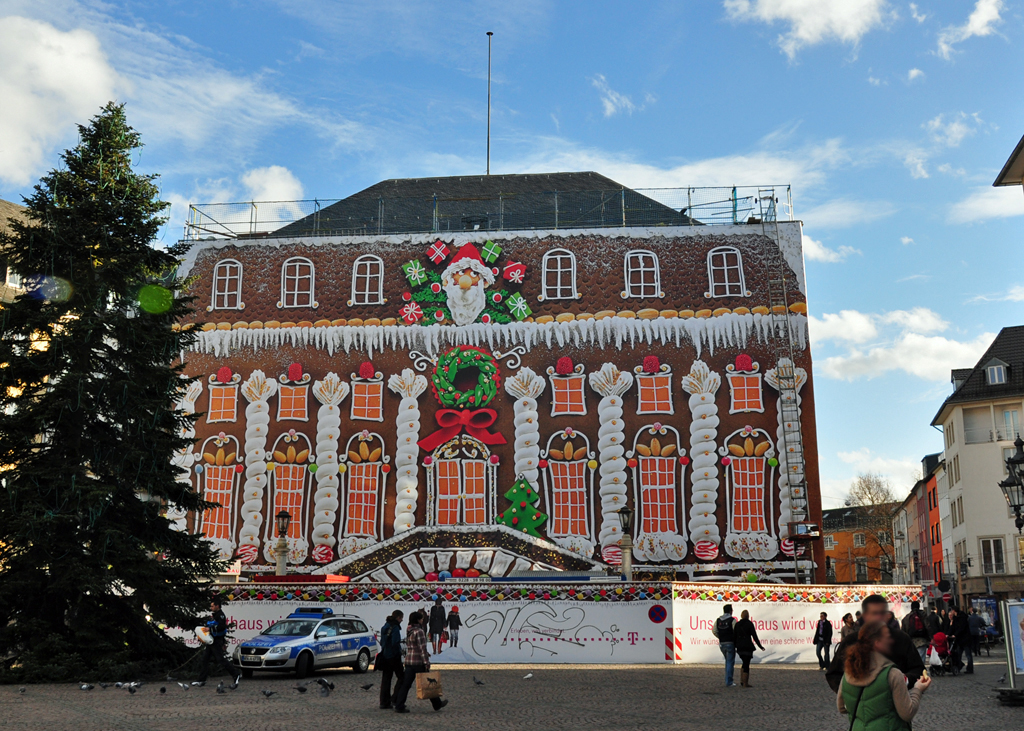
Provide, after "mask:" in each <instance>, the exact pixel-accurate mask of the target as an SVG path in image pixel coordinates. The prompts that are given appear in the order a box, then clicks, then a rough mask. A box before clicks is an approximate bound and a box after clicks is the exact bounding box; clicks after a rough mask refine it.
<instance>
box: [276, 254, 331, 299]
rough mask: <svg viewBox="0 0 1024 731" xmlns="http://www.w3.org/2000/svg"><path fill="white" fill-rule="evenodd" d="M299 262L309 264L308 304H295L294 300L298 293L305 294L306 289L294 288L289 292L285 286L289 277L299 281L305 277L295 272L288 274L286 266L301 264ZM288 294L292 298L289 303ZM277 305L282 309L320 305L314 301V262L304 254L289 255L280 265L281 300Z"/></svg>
mask: <svg viewBox="0 0 1024 731" xmlns="http://www.w3.org/2000/svg"><path fill="white" fill-rule="evenodd" d="M301 264H306V265H308V266H309V290H308V292H309V304H308V305H306V304H296V300H297V299H298V296H299V295H300V294H305V293H306V290H300V289H295V290H293V291H291V292H289V291H288V286H287V285H288V280H289V279H294V280H295V281H296V282H298V281H301V280H302V279H305V277H300V276H299V275H297V274H295V275H289V274H288V267H289V266H298V265H301ZM289 296H291V298H292V301H291V304H289V302H288V298H289ZM277 306H278V307H280V308H284V309H296V308H303V307H312V308H313V309H316V308H317V307H319V306H320V303H319V302H317V301H316V264H314V263H313V262H312V260H310V259H307V258H306V257H304V256H292V257H289V258H288V259H285V260H284V263H283V264H282V265H281V301H280V302H278V303H277Z"/></svg>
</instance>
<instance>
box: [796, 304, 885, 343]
mask: <svg viewBox="0 0 1024 731" xmlns="http://www.w3.org/2000/svg"><path fill="white" fill-rule="evenodd" d="M808 320H809V322H810V330H811V342H812V343H813V344H815V345H817V344H818V343H822V342H825V341H826V340H840V341H844V342H850V343H866V342H867V341H869V340H874V339H875V338H876V337H877V336H878V326H877V325H876V324H875V320H876V317H875V316H874V315H871V314H865V313H863V312H858V311H857V310H842V311H841V312H839V313H834V312H826V313H825V314H824V315H822V316H821V319H818V318H817V317H815V316H814V315H809V316H808Z"/></svg>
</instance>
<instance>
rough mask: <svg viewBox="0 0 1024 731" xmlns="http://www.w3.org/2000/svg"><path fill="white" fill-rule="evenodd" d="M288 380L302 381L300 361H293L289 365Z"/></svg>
mask: <svg viewBox="0 0 1024 731" xmlns="http://www.w3.org/2000/svg"><path fill="white" fill-rule="evenodd" d="M288 380H289V381H301V380H302V366H301V365H299V364H298V363H292V364H291V365H290V366H288Z"/></svg>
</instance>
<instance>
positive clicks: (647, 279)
mask: <svg viewBox="0 0 1024 731" xmlns="http://www.w3.org/2000/svg"><path fill="white" fill-rule="evenodd" d="M625 269H626V277H625V282H626V289H625V291H624V292H623V293H622V296H623V297H661V296H662V291H661V268H660V267H659V265H658V255H657V254H655V253H654V252H653V251H647V250H645V249H636V250H634V251H630V252H627V253H626V259H625Z"/></svg>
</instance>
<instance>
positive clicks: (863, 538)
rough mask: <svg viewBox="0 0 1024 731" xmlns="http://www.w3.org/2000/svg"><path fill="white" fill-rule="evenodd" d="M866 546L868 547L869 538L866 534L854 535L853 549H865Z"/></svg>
mask: <svg viewBox="0 0 1024 731" xmlns="http://www.w3.org/2000/svg"><path fill="white" fill-rule="evenodd" d="M866 545H868V537H867V535H866V534H864V533H854V534H853V547H854V548H864V546H866Z"/></svg>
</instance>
